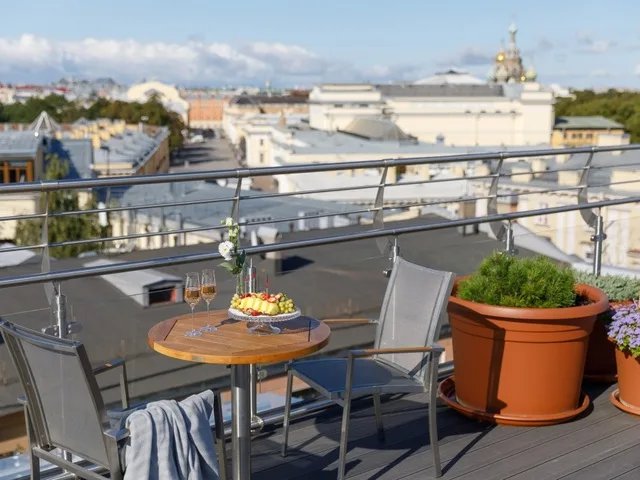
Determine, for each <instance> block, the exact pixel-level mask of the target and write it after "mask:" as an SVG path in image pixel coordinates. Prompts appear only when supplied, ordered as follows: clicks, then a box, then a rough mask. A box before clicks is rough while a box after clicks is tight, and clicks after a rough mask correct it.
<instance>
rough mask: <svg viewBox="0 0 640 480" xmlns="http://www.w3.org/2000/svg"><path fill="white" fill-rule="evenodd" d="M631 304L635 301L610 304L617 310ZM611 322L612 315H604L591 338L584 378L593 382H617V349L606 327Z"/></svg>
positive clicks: (606, 313)
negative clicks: (610, 339)
mask: <svg viewBox="0 0 640 480" xmlns="http://www.w3.org/2000/svg"><path fill="white" fill-rule="evenodd" d="M631 304H633V300H628V301H626V302H609V307H610V308H616V307H620V306H624V305H631ZM609 320H610V313H609V312H604V313H602V314H601V315H600V316H599V317H598V321H597V322H596V323H595V325H594V326H593V331H592V332H591V335H590V336H589V347H588V349H587V359H586V361H585V364H584V378H585V379H586V380H589V381H591V382H603V383H612V382H615V381H616V371H617V369H616V352H615V351H616V347H615V345H614V344H613V342H611V341H609V339H608V336H607V327H606V326H605V325H606V323H607V322H608V321H609Z"/></svg>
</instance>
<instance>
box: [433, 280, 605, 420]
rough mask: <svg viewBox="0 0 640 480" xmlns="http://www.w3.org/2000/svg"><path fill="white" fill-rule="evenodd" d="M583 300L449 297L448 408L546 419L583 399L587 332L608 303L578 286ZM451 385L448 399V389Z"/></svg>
mask: <svg viewBox="0 0 640 480" xmlns="http://www.w3.org/2000/svg"><path fill="white" fill-rule="evenodd" d="M576 292H577V293H578V294H579V295H581V296H582V297H586V298H587V299H588V301H589V302H588V303H587V304H585V305H580V306H575V307H566V308H513V307H497V306H492V305H485V304H481V303H475V302H469V301H466V300H462V299H460V298H457V297H456V296H455V286H454V291H453V293H452V296H451V297H449V304H448V308H447V310H448V313H449V322H450V324H451V331H452V339H453V355H454V369H455V387H452V386H451V385H449V387H448V389H449V392H446V391H444V390H447V388H444V389H443V388H441V394H443V395H442V396H443V399H444V400H445V401H447V397H448V399H449V401H448V402H447V403H449V404H450V405H451V406H452V407H453V408H458V409H459V410H460V411H461V412H463V413H465V414H468V415H470V416H473V417H476V418H480V419H483V420H490V421H495V422H498V423H504V424H515V425H549V424H553V423H560V422H562V421H566V420H568V419H570V418H573V417H574V416H576V415H578V414H579V413H580V412H582V411H583V410H584V409H586V408H587V407H588V405H589V400H588V397H586V396H582V395H581V389H580V387H581V383H582V375H583V371H584V362H585V357H586V353H587V342H588V339H589V334H590V333H591V330H592V329H593V325H594V322H595V321H596V318H597V316H598V314H600V313H602V312H604V311H605V310H606V309H607V308H608V301H607V296H606V295H605V294H604V292H602V290H600V289H598V288H595V287H592V286H588V285H582V284H580V285H578V286H577V287H576ZM452 388H455V399H453V400H452V399H451V389H452Z"/></svg>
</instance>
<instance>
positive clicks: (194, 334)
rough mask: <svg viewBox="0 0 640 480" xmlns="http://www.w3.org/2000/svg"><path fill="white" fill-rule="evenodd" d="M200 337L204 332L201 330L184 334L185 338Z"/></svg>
mask: <svg viewBox="0 0 640 480" xmlns="http://www.w3.org/2000/svg"><path fill="white" fill-rule="evenodd" d="M200 335H202V332H201V331H200V330H196V329H193V330H188V331H186V332H185V333H184V336H185V337H199V336H200Z"/></svg>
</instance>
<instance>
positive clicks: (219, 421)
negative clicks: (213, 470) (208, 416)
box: [213, 390, 227, 480]
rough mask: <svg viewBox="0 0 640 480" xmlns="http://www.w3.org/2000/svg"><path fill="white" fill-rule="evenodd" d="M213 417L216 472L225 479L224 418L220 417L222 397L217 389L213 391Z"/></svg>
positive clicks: (221, 478) (221, 479) (222, 479)
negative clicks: (216, 461)
mask: <svg viewBox="0 0 640 480" xmlns="http://www.w3.org/2000/svg"><path fill="white" fill-rule="evenodd" d="M213 419H214V422H215V432H216V450H217V451H218V470H219V471H218V474H219V477H220V480H227V448H226V446H225V437H224V418H223V417H222V397H221V396H220V392H219V391H217V390H216V391H214V392H213Z"/></svg>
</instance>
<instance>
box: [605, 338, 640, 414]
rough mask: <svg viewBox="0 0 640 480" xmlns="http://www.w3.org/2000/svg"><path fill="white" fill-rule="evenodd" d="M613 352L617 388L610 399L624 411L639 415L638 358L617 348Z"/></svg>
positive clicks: (639, 385)
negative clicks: (616, 369)
mask: <svg viewBox="0 0 640 480" xmlns="http://www.w3.org/2000/svg"><path fill="white" fill-rule="evenodd" d="M611 343H612V344H613V342H611ZM615 352H616V365H617V367H618V390H616V391H614V392H613V393H612V394H611V401H612V402H613V404H614V405H616V406H617V407H618V408H620V409H621V410H624V411H625V412H629V413H633V414H635V415H640V358H634V357H633V355H631V354H630V353H628V352H623V351H621V350H620V349H619V348H616V349H615Z"/></svg>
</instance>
